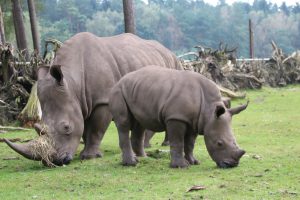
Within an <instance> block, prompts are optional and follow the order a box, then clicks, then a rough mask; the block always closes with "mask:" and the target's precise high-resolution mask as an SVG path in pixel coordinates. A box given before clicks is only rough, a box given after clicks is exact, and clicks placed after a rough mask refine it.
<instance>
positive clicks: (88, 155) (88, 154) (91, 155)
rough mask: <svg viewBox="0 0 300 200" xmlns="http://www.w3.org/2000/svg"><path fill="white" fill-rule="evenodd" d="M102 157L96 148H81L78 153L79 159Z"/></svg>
mask: <svg viewBox="0 0 300 200" xmlns="http://www.w3.org/2000/svg"><path fill="white" fill-rule="evenodd" d="M101 157H102V153H101V152H100V151H99V150H98V149H97V150H93V151H91V150H89V151H87V150H83V151H82V152H81V153H80V159H81V160H88V159H93V158H101Z"/></svg>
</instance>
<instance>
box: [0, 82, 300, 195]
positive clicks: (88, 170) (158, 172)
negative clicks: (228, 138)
mask: <svg viewBox="0 0 300 200" xmlns="http://www.w3.org/2000/svg"><path fill="white" fill-rule="evenodd" d="M248 98H249V99H250V104H249V107H248V108H247V110H246V111H244V112H242V113H241V114H239V115H237V116H235V118H234V119H233V130H234V132H235V135H236V137H237V141H238V143H239V145H240V146H241V147H242V148H243V149H245V150H246V151H247V153H246V155H245V156H244V157H243V158H242V159H241V162H240V165H239V167H237V168H233V169H228V170H222V169H218V168H216V166H215V163H214V162H213V161H212V160H211V159H210V158H209V156H208V153H207V151H206V148H205V146H204V142H203V138H202V137H199V138H198V140H197V145H196V147H195V155H196V157H197V158H198V159H199V160H200V161H201V164H200V165H198V166H192V167H190V168H189V169H183V170H182V169H170V168H169V162H170V160H169V156H168V155H166V156H162V157H161V158H159V159H154V158H150V157H148V158H142V159H140V162H139V164H138V165H137V167H123V166H121V165H120V158H121V157H120V150H119V147H118V139H117V131H116V128H115V126H114V125H113V124H112V125H111V126H110V127H109V129H108V131H107V133H106V135H105V137H104V140H103V142H102V145H101V150H102V152H103V153H104V157H103V158H100V159H96V160H88V161H83V162H81V161H80V160H79V159H78V154H79V152H80V150H81V149H82V148H83V146H82V145H81V146H80V148H79V149H78V153H77V156H76V157H75V160H73V162H72V163H71V164H70V165H68V166H65V167H59V168H46V167H44V166H42V165H41V164H39V162H34V161H30V160H27V159H25V158H23V157H21V156H19V155H18V154H16V153H15V152H13V151H12V150H11V149H9V148H8V147H7V146H6V144H4V143H0V199H297V198H300V189H299V188H300V86H299V85H297V86H290V87H287V88H282V89H270V88H264V89H262V90H258V91H248ZM243 102H245V100H239V101H235V102H234V103H233V104H234V105H237V104H239V103H243ZM0 137H5V138H21V139H30V138H34V137H36V133H34V131H33V130H32V131H29V132H10V133H5V134H0ZM163 137H164V136H163V134H156V135H155V136H154V138H153V140H152V148H150V149H147V151H148V152H149V151H153V150H156V149H168V147H161V146H160V144H161V142H162V141H163ZM14 157H17V158H19V159H17V160H6V158H14ZM193 185H203V186H205V189H204V190H200V191H195V192H190V193H187V192H186V191H187V189H189V188H190V187H191V186H193Z"/></svg>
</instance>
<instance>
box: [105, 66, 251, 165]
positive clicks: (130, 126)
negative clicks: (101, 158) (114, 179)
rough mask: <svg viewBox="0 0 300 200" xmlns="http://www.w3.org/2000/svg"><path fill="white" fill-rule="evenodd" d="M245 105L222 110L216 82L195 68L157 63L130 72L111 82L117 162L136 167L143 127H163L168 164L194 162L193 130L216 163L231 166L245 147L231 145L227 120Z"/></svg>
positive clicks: (142, 152)
mask: <svg viewBox="0 0 300 200" xmlns="http://www.w3.org/2000/svg"><path fill="white" fill-rule="evenodd" d="M247 105H248V103H247V104H246V105H241V106H239V107H236V108H230V109H228V108H226V106H225V105H224V102H223V101H222V98H221V94H220V91H219V90H218V88H217V86H216V85H215V83H213V82H212V81H210V80H208V79H207V78H205V77H204V76H202V75H200V74H198V73H195V72H188V71H177V70H169V69H165V68H161V67H158V66H149V67H145V68H143V69H140V70H138V71H135V72H131V73H129V74H127V75H126V76H124V77H123V78H122V79H121V80H120V81H119V82H118V83H117V84H116V85H115V86H114V88H113V89H112V91H111V95H110V103H109V108H110V110H111V113H112V115H113V118H114V122H115V124H116V126H117V129H118V133H119V144H120V148H121V150H122V164H123V165H129V166H131V165H136V164H137V158H136V157H135V155H136V156H145V155H146V154H145V152H144V144H143V138H144V128H146V129H149V130H152V131H156V132H159V131H167V133H168V138H169V142H170V148H171V164H170V166H171V167H174V168H176V167H180V168H184V167H187V166H188V165H193V164H198V163H199V162H198V160H197V159H196V158H195V157H194V155H193V149H194V143H195V139H196V137H197V135H198V134H203V135H204V140H205V144H206V148H207V150H208V152H209V155H210V156H211V158H212V159H213V160H214V161H215V162H216V164H217V165H218V166H219V167H221V168H227V167H235V166H237V165H238V163H239V159H240V158H241V157H242V156H243V154H244V153H245V151H244V150H241V149H240V148H239V147H238V145H237V143H236V140H235V138H234V135H233V132H232V130H231V119H232V115H234V114H237V113H239V112H241V111H242V110H244V109H246V107H247ZM130 130H131V139H130V138H129V131H130Z"/></svg>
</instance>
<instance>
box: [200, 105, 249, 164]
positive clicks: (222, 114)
mask: <svg viewBox="0 0 300 200" xmlns="http://www.w3.org/2000/svg"><path fill="white" fill-rule="evenodd" d="M247 105H248V103H247V104H245V105H241V106H238V107H236V108H229V109H228V108H226V107H225V106H224V103H221V102H220V103H219V104H217V105H215V107H214V110H213V114H212V115H211V116H210V117H209V120H208V121H207V122H206V126H205V128H204V140H205V144H206V148H207V150H208V153H209V155H210V157H211V158H212V159H213V160H214V161H215V162H216V164H217V166H218V167H221V168H229V167H236V166H237V165H238V164H239V160H240V158H241V157H242V156H243V155H244V154H245V151H244V150H242V149H240V148H239V147H238V145H237V142H236V140H235V137H234V135H233V132H232V129H231V119H232V116H233V115H235V114H238V113H240V112H241V111H242V110H245V109H246V108H247Z"/></svg>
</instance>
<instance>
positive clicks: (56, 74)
mask: <svg viewBox="0 0 300 200" xmlns="http://www.w3.org/2000/svg"><path fill="white" fill-rule="evenodd" d="M50 74H51V76H52V77H53V78H55V80H56V82H57V84H59V85H63V78H64V75H63V73H62V71H61V65H52V66H51V67H50Z"/></svg>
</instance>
